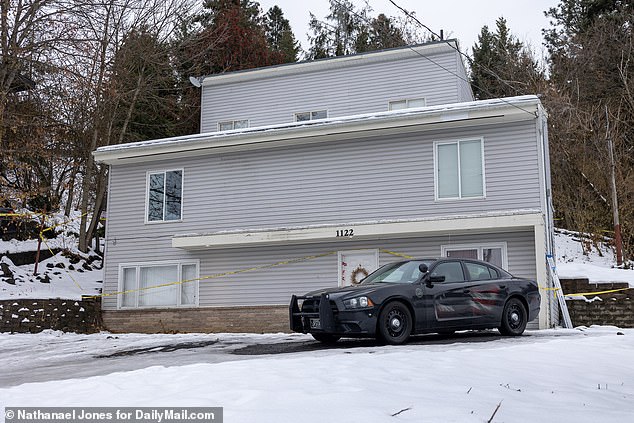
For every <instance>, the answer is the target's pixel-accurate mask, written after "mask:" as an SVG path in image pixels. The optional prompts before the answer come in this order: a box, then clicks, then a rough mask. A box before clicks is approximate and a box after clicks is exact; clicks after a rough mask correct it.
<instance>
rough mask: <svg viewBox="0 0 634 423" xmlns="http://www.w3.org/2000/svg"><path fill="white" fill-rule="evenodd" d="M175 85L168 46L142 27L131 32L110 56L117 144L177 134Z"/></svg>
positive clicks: (111, 88)
mask: <svg viewBox="0 0 634 423" xmlns="http://www.w3.org/2000/svg"><path fill="white" fill-rule="evenodd" d="M176 84H177V80H176V77H175V75H174V70H173V68H172V64H171V60H170V50H169V46H168V45H167V44H166V43H162V42H161V41H159V40H158V38H157V34H153V33H151V32H149V31H147V30H145V29H143V28H141V29H137V30H133V31H131V32H130V33H129V34H128V35H127V36H126V37H125V39H124V41H123V44H122V46H121V48H120V49H119V50H118V51H117V53H116V55H115V57H114V63H113V74H112V77H111V79H110V89H109V90H108V92H109V93H110V95H111V98H110V99H109V101H110V109H111V113H113V116H114V118H113V121H114V124H113V130H114V132H115V134H116V135H117V136H118V142H133V141H142V140H148V139H155V138H163V137H168V136H173V135H175V134H177V133H178V128H177V127H178V121H177V120H178V114H177V110H178V93H177V91H176Z"/></svg>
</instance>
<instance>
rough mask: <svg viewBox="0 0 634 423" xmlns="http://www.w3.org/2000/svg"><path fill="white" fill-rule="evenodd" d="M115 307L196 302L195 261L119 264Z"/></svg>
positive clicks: (186, 304) (178, 305) (193, 304)
mask: <svg viewBox="0 0 634 423" xmlns="http://www.w3.org/2000/svg"><path fill="white" fill-rule="evenodd" d="M119 292H120V294H119V295H118V308H142V307H181V306H187V307H192V306H196V305H198V262H197V261H181V262H171V263H170V262H162V263H145V264H131V265H121V266H120V267H119Z"/></svg>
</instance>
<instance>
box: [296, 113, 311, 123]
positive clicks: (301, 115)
mask: <svg viewBox="0 0 634 423" xmlns="http://www.w3.org/2000/svg"><path fill="white" fill-rule="evenodd" d="M307 120H310V112H307V113H295V121H296V122H304V121H307Z"/></svg>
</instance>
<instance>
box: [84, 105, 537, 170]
mask: <svg viewBox="0 0 634 423" xmlns="http://www.w3.org/2000/svg"><path fill="white" fill-rule="evenodd" d="M538 104H539V99H538V98H537V96H534V95H528V96H518V97H508V98H500V99H491V100H478V101H470V102H463V103H451V104H443V105H436V106H425V107H419V108H410V109H401V110H391V111H383V112H373V113H365V114H358V115H350V116H340V117H330V118H325V119H316V120H311V121H305V122H289V123H282V124H275V125H265V126H258V127H252V128H243V129H233V130H229V131H218V132H209V133H201V134H193V135H185V136H180V137H172V138H161V139H155V140H148V141H140V142H133V143H127V144H118V145H109V146H105V147H99V148H98V149H97V150H96V151H95V152H94V153H93V154H94V156H95V159H96V160H97V161H108V159H111V158H112V157H108V156H112V155H113V154H112V153H114V155H116V156H117V158H124V157H126V156H128V154H130V155H134V156H139V155H146V154H148V155H149V154H154V153H156V152H157V150H160V149H161V148H164V147H167V146H170V147H177V146H182V147H183V149H187V146H188V145H191V144H192V143H194V144H196V145H197V147H198V148H201V147H202V148H205V147H206V148H209V147H214V146H219V144H221V142H222V141H225V140H233V139H237V138H242V137H253V136H262V135H264V134H266V135H274V134H281V133H288V132H293V133H304V132H310V131H313V130H320V129H321V130H324V129H328V128H333V127H336V126H354V125H361V126H362V125H363V124H366V123H367V124H370V123H386V124H387V123H389V122H395V121H397V122H398V121H403V122H405V121H408V120H412V119H417V118H426V117H427V118H433V117H437V119H438V122H443V121H450V120H465V119H469V116H468V115H465V113H471V112H487V111H499V110H500V109H508V110H511V111H513V112H518V111H519V112H520V113H523V112H525V113H526V114H527V115H532V116H536V115H535V106H536V105H538ZM451 114H459V115H458V116H454V117H453V118H452V117H451V116H450V115H451ZM492 114H493V113H492ZM498 114H499V112H498ZM478 117H482V116H478ZM359 130H363V128H360V129H359ZM200 144H204V145H203V146H201V145H200ZM141 150H142V151H141Z"/></svg>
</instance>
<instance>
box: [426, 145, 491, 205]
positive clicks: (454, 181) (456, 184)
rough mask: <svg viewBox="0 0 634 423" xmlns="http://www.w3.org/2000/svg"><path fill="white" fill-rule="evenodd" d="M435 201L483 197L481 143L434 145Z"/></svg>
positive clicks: (482, 155) (482, 154)
mask: <svg viewBox="0 0 634 423" xmlns="http://www.w3.org/2000/svg"><path fill="white" fill-rule="evenodd" d="M434 157H435V160H434V167H435V169H434V170H435V172H434V173H435V174H434V176H435V178H434V179H435V185H436V199H439V200H440V199H461V198H482V197H484V193H485V190H484V186H485V185H484V153H483V143H482V139H477V140H465V141H454V142H442V143H441V142H436V143H434Z"/></svg>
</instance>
